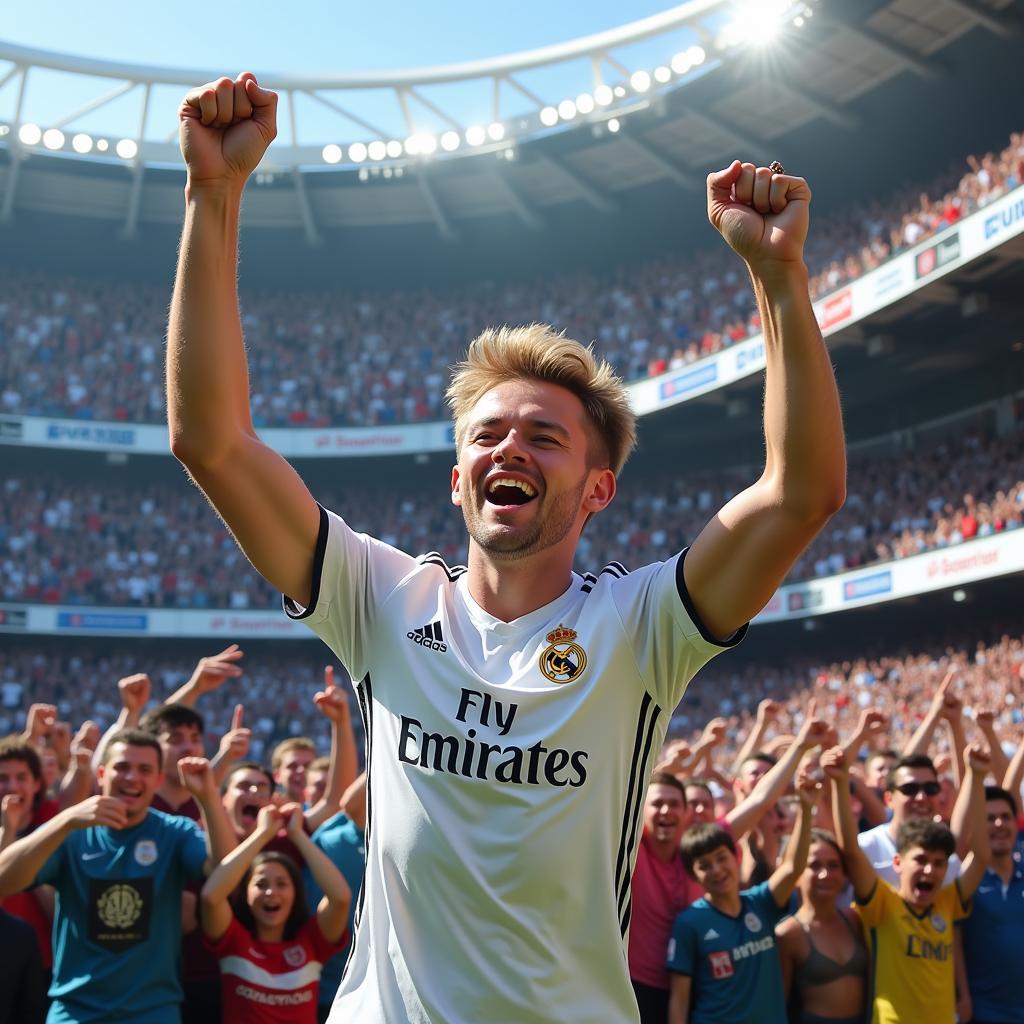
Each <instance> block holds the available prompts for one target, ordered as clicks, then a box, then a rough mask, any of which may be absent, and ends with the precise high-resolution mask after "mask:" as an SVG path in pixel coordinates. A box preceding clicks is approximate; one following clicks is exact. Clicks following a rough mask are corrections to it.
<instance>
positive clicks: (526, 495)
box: [484, 476, 537, 508]
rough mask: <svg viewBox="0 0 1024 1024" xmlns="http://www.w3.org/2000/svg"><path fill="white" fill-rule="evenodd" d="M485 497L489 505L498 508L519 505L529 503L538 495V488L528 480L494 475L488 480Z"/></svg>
mask: <svg viewBox="0 0 1024 1024" xmlns="http://www.w3.org/2000/svg"><path fill="white" fill-rule="evenodd" d="M484 497H485V498H486V499H487V503H488V504H489V505H494V506H496V507H497V508H510V507H519V506H521V505H527V504H529V503H530V502H531V501H533V500H534V498H536V497H537V488H536V487H534V486H533V484H531V483H530V482H529V481H528V480H520V479H518V478H516V477H511V476H494V477H492V478H491V479H490V480H489V481H488V482H487V486H486V488H485V489H484Z"/></svg>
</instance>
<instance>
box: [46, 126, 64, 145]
mask: <svg viewBox="0 0 1024 1024" xmlns="http://www.w3.org/2000/svg"><path fill="white" fill-rule="evenodd" d="M43 145H44V146H45V147H46V148H47V149H60V148H61V147H62V146H63V145H64V133H63V132H62V131H61V130H60V129H59V128H47V129H46V131H45V132H43Z"/></svg>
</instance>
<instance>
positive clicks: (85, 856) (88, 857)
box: [82, 850, 103, 860]
mask: <svg viewBox="0 0 1024 1024" xmlns="http://www.w3.org/2000/svg"><path fill="white" fill-rule="evenodd" d="M102 856H103V851H102V850H101V851H100V852H99V853H83V854H82V860H95V859H96V858H97V857H102Z"/></svg>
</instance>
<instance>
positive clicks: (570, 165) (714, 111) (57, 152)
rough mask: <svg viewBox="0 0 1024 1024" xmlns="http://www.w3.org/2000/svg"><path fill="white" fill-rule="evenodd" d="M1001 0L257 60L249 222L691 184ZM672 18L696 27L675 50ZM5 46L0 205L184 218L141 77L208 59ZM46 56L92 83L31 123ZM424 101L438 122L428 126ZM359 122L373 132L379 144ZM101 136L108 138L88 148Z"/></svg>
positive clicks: (935, 74) (511, 207)
mask: <svg viewBox="0 0 1024 1024" xmlns="http://www.w3.org/2000/svg"><path fill="white" fill-rule="evenodd" d="M764 6H771V7H773V9H774V10H775V12H776V14H777V16H778V19H779V23H778V25H777V26H774V25H773V26H770V27H772V28H774V27H778V28H780V29H781V31H780V32H779V35H778V37H777V38H776V39H775V40H774V41H773V43H772V44H771V45H770V46H758V45H757V42H758V40H757V39H756V38H751V34H750V33H748V34H747V35H746V37H744V36H743V34H742V32H740V33H739V34H737V26H738V25H739V26H740V28H742V25H743V17H750V16H751V15H750V14H749V11H750V10H752V9H762V8H763V7H764ZM1013 7H1014V4H1013V0H888V2H877V0H871V2H865V3H859V4H856V5H853V4H848V3H840V2H839V0H816V2H813V3H788V2H785V0H779V2H777V3H775V4H769V3H768V2H767V0H762V3H761V5H760V8H748V13H747V15H744V16H741V17H740V18H739V20H737V19H736V17H735V14H736V8H737V4H736V3H734V2H728V3H727V2H725V0H690V2H688V3H684V4H681V5H679V6H677V7H674V8H672V9H670V10H668V11H666V12H664V13H663V14H661V15H657V16H655V17H652V18H647V19H644V20H643V21H640V22H635V23H632V24H630V25H626V26H623V27H622V28H620V29H616V30H613V31H611V32H604V33H599V34H597V35H594V36H589V37H586V38H583V39H579V40H576V41H574V42H572V43H567V44H559V45H557V46H549V47H544V48H541V49H539V50H533V51H529V52H526V53H520V54H513V55H510V56H508V57H504V58H498V59H494V60H488V61H479V62H473V63H470V64H460V65H449V66H445V67H440V68H428V69H414V70H405V71H394V72H376V73H373V74H364V75H361V76H359V77H345V76H333V77H330V78H324V77H320V78H314V77H308V76H307V77H302V76H282V75H276V76H275V75H272V74H270V75H263V76H261V79H262V81H263V82H264V84H266V85H269V86H270V87H271V88H275V89H278V90H280V91H281V92H282V94H283V95H282V111H283V117H284V119H285V124H284V130H283V131H282V132H281V139H279V141H278V142H277V143H275V145H274V147H273V148H272V149H271V151H270V153H268V159H267V161H266V162H265V164H264V166H263V167H262V168H261V170H260V173H259V174H258V175H257V178H256V181H255V183H254V184H255V187H254V188H252V189H251V190H250V193H249V196H248V199H247V209H246V222H247V224H248V225H250V226H258V227H270V228H272V227H278V228H296V227H299V228H301V229H302V230H303V231H304V233H305V237H306V239H307V240H308V241H309V242H311V243H316V242H317V241H319V240H320V239H321V237H322V235H323V234H324V232H325V231H330V230H332V229H337V228H353V227H372V226H377V225H385V224H387V225H423V224H433V225H435V226H436V228H437V231H438V232H439V233H440V235H441V236H442V237H444V238H446V239H452V238H455V237H457V236H458V235H459V233H460V230H461V225H463V224H465V223H467V222H469V221H473V220H479V219H482V218H486V217H493V216H495V215H498V216H501V215H506V216H513V217H515V218H516V219H518V220H519V221H520V222H521V223H522V224H523V225H524V226H526V227H527V228H529V229H534V230H541V229H543V228H544V227H545V226H546V224H547V222H548V220H549V217H550V215H551V213H552V211H553V210H554V209H555V208H556V207H559V206H562V205H566V204H570V203H580V202H582V203H584V204H586V205H587V206H588V207H590V208H592V209H593V210H595V211H598V212H599V213H601V214H605V215H610V216H612V215H614V214H615V213H617V212H618V211H620V210H621V209H622V202H623V198H624V196H625V195H626V194H627V193H629V192H630V191H632V190H635V189H637V188H638V187H642V186H649V185H652V184H655V183H656V184H658V185H661V186H663V185H664V184H665V183H669V184H670V185H671V186H672V187H674V188H678V189H681V190H684V191H687V192H693V193H695V194H697V195H699V194H700V192H701V191H702V190H703V178H704V175H705V173H706V171H707V169H709V168H711V167H714V166H716V165H718V164H721V163H723V162H724V161H726V160H728V159H731V158H732V157H733V156H734V155H736V154H738V153H741V154H743V155H745V156H748V157H749V158H751V159H754V160H757V161H760V162H768V161H770V160H771V159H774V158H776V157H778V156H779V154H780V142H781V140H782V139H784V138H785V137H787V136H791V135H793V133H796V132H798V131H799V130H800V129H805V128H807V127H809V126H814V125H819V124H820V125H822V126H824V125H827V126H828V128H829V129H832V130H839V131H840V132H841V133H842V134H843V135H844V136H846V137H848V138H849V140H850V147H851V149H852V148H853V147H854V146H855V145H856V144H857V141H858V139H863V138H864V137H865V135H866V133H868V132H869V130H870V127H871V126H870V125H869V124H867V123H865V120H864V117H863V114H862V113H860V112H859V111H858V103H857V101H858V100H860V99H861V98H862V97H865V96H867V95H868V94H870V93H871V92H872V91H873V90H875V89H877V88H878V87H879V86H880V85H882V84H883V83H885V82H887V81H889V80H890V79H893V78H895V77H896V76H900V75H902V74H909V75H910V76H912V77H913V78H915V79H918V80H922V81H924V82H926V83H928V84H929V85H930V86H934V87H935V88H936V89H938V88H941V87H942V84H943V82H946V83H948V82H949V80H950V77H951V76H952V75H953V74H954V69H953V68H952V67H951V66H950V64H949V63H948V62H947V60H945V59H944V54H943V51H944V50H946V49H947V48H948V47H950V46H951V45H952V44H953V43H954V42H956V41H957V40H959V39H960V38H961V37H963V36H965V35H966V34H968V33H970V32H971V31H972V30H978V29H980V30H982V31H983V32H984V33H985V34H987V35H988V36H989V37H990V38H998V39H999V40H1001V41H1003V42H1005V41H1006V40H1019V38H1020V36H1021V21H1020V18H1019V15H1018V13H1017V11H1015V10H1013ZM764 26H765V23H764V22H763V21H762V22H760V23H758V31H761V30H764ZM680 33H682V36H680ZM680 38H682V39H683V40H684V41H687V40H688V41H689V43H690V45H689V46H688V47H687V48H686V49H685V50H680V51H678V52H676V53H675V54H673V53H672V52H671V49H672V47H674V46H678V45H679V40H680ZM659 39H664V41H665V48H666V50H665V53H664V57H663V60H664V64H659V65H658V66H657V67H653V66H652V67H647V68H644V67H638V66H637V65H636V64H635V63H632V64H630V63H626V61H627V60H628V59H629V58H628V57H627V56H626V54H628V53H630V52H631V51H630V49H629V48H630V46H633V45H634V44H636V43H637V42H638V41H639V40H646V41H647V45H648V48H649V47H650V45H651V44H652V41H654V42H656V41H657V40H659ZM673 57H675V58H678V59H677V60H675V61H673ZM581 60H582V61H584V62H587V63H588V64H589V68H590V71H589V75H590V79H589V81H587V82H582V81H581V83H580V88H581V92H580V93H579V94H578V95H576V97H575V98H574V99H570V98H568V97H565V98H559V97H557V96H549V97H542V96H541V95H539V94H538V92H536V91H535V89H533V88H531V87H530V86H529V85H528V84H526V83H527V82H528V80H529V74H530V72H531V71H532V70H533V69H536V68H538V67H542V66H546V65H551V64H557V63H560V62H572V61H576V62H578V61H581ZM0 62H6V69H5V67H4V64H3V63H0V90H2V89H3V88H4V87H5V86H7V87H9V90H8V91H12V92H13V93H14V94H15V97H16V99H15V108H14V111H13V116H11V117H10V119H9V120H8V122H7V123H6V124H5V125H2V126H0V221H9V220H10V219H11V218H12V217H13V216H14V215H15V213H16V212H17V211H22V210H24V211H33V212H42V213H51V214H52V213H57V214H75V215H83V214H84V215H87V216H92V217H99V218H103V219H107V220H115V221H119V222H120V223H121V226H122V228H123V231H124V233H125V234H126V235H127V236H129V237H131V236H133V235H135V234H137V233H138V231H139V229H140V226H142V225H145V224H164V225H167V224H175V223H178V222H180V218H181V185H182V170H181V168H180V159H179V158H178V156H177V144H176V141H175V140H174V132H173V129H174V127H175V126H174V125H171V126H168V125H166V124H160V125H159V126H158V127H159V129H160V132H159V135H160V136H161V137H154V136H153V134H152V132H150V130H149V128H150V126H149V124H148V120H149V119H148V114H149V102H150V97H151V96H152V94H153V90H155V89H158V88H165V87H169V86H174V87H175V88H177V89H178V91H179V92H180V91H181V89H182V88H183V87H185V86H187V85H194V84H198V83H200V82H202V81H207V80H210V79H212V78H214V77H216V73H215V72H212V71H209V70H202V69H181V68H179V69H171V68H162V67H146V66H138V65H130V64H118V63H111V62H105V61H97V60H91V59H87V58H81V57H72V56H69V55H65V54H55V53H47V52H44V51H39V50H31V49H27V48H25V47H18V46H13V45H8V44H3V43H0ZM45 73H73V74H75V75H77V76H80V77H81V76H85V79H87V80H90V81H91V82H92V83H93V84H94V85H95V86H96V89H95V92H96V95H95V96H93V97H92V98H91V99H89V100H88V101H87V102H85V103H82V102H81V101H82V97H83V96H84V95H85V93H78V94H77V95H76V99H75V101H74V102H75V103H76V104H77V108H76V109H69V110H67V111H66V112H65V113H64V115H63V116H61V117H60V118H59V119H58V120H57V121H56V122H51V123H49V124H40V125H37V126H29V127H31V128H32V130H31V131H28V130H25V129H26V127H27V126H26V122H27V110H26V104H25V97H26V95H27V93H28V83H29V81H30V78H31V76H33V75H38V74H45ZM451 82H463V83H471V84H472V83H477V84H478V85H479V87H480V88H486V89H489V90H491V93H492V94H493V113H494V120H493V121H492V122H491V123H490V124H488V125H486V126H484V125H466V124H464V123H461V121H460V119H459V116H458V114H456V113H452V112H450V111H449V110H446V109H445V106H444V105H443V100H442V99H440V98H438V95H435V94H434V93H432V92H431V90H432V89H435V88H440V87H442V86H444V85H445V84H447V83H451ZM112 83H113V88H111V84H112ZM381 89H383V90H389V91H391V92H392V93H393V94H394V96H395V98H396V100H397V102H398V105H399V107H400V108H401V111H402V115H403V118H404V120H405V125H406V129H407V130H408V132H409V135H408V136H407V137H406V138H405V139H404V141H403V140H401V139H399V138H397V137H393V138H387V135H388V134H389V133H387V132H386V131H379V130H378V128H379V126H378V125H376V124H374V123H373V122H372V121H371V120H370V118H369V116H368V115H367V116H365V117H364V116H362V115H361V114H360V112H359V110H360V107H359V103H360V96H362V95H365V93H366V90H376V91H378V92H379V91H380V90H381ZM129 94H130V95H132V96H137V97H138V100H139V112H138V117H137V119H136V120H135V123H134V128H132V129H131V130H130V131H131V134H126V135H125V136H124V138H123V139H122V140H120V142H123V145H120V152H121V156H117V155H116V153H117V150H118V147H119V141H118V140H116V139H114V138H110V139H106V138H104V139H93V138H91V137H90V140H89V144H90V151H89V153H88V154H85V153H83V152H81V150H82V149H83V147H84V146H85V143H84V142H82V143H80V144H78V145H76V144H75V140H74V136H73V134H72V133H74V132H75V131H76V122H78V121H79V120H80V119H81V118H82V117H84V116H85V115H86V114H88V113H90V112H92V111H95V110H96V109H98V108H99V107H102V106H103V105H104V104H106V103H110V102H113V100H114V99H116V98H120V97H124V96H126V95H129ZM90 95H91V93H90ZM582 97H589V100H583V102H579V101H580V100H581V98H582ZM595 97H596V99H595ZM606 100H607V102H605V101H606ZM566 103H568V105H566ZM314 107H315V108H319V109H320V110H321V112H322V110H323V109H325V108H326V109H328V110H333V112H334V114H336V115H337V116H338V118H339V131H347V132H348V134H347V135H346V136H345V137H344V139H343V140H339V143H341V142H343V144H336V143H334V142H333V141H332V140H331V139H330V138H329V137H321V138H319V139H318V140H316V141H315V142H310V141H307V140H306V138H305V137H304V136H303V134H302V131H301V128H302V121H303V118H304V117H305V116H307V115H305V114H304V113H303V111H304V110H309V109H311V108H314ZM570 107H571V108H572V110H571V112H570V109H569V108H570ZM417 111H418V112H419V113H417ZM424 111H427V112H428V113H429V119H428V120H429V123H430V124H431V125H438V126H439V128H438V130H434V131H431V130H426V131H424V130H422V128H421V126H422V125H423V124H425V123H427V121H425V120H424V119H423V116H422V115H423V112H424ZM552 118H554V120H552ZM318 124H319V122H318ZM341 125H345V126H347V127H346V128H344V129H343V128H341V127H340V126H341ZM353 126H354V127H353ZM495 126H497V127H495ZM5 128H6V133H4V129H5ZM440 128H444V129H445V130H444V131H441V130H439V129H440ZM47 130H49V135H46V134H44V133H45V132H46V131H47ZM353 132H354V133H355V134H354V135H353ZM169 133H170V134H169ZM79 134H83V133H79ZM391 134H393V135H394V134H398V133H391ZM446 136H447V142H446ZM467 136H468V137H469V138H471V139H475V140H476V141H473V142H470V141H467ZM47 139H48V140H49V141H47ZM366 139H370V140H371V141H372V142H374V143H376V144H377V145H376V146H375V152H376V154H377V155H378V156H379V159H373V158H372V156H371V154H370V153H369V152H368V150H369V149H370V146H369V144H368V143H367V142H366V141H365V140H366ZM456 139H457V144H456ZM389 143H390V149H389V148H388V144H389ZM100 144H102V148H103V149H105V151H106V153H105V155H104V154H99V155H98V156H97V151H98V148H99V147H100ZM449 144H451V145H452V146H453V148H452V149H451V151H447V147H448V145H449ZM360 145H361V146H362V149H360V148H359V146H360ZM332 146H333V147H334V148H333V149H331V148H330V147H332ZM399 151H400V152H399ZM335 157H337V159H336V160H335V159H334V158H335ZM357 158H358V159H357Z"/></svg>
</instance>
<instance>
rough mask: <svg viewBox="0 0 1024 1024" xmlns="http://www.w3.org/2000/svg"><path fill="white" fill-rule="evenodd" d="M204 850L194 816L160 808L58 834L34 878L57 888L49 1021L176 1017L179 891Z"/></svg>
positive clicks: (149, 1021)
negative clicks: (114, 823) (121, 822)
mask: <svg viewBox="0 0 1024 1024" xmlns="http://www.w3.org/2000/svg"><path fill="white" fill-rule="evenodd" d="M206 856H207V852H206V840H205V839H204V837H203V833H202V831H201V830H200V829H199V827H198V826H197V825H196V824H195V822H193V821H190V820H189V819H187V818H179V817H174V816H171V815H168V814H163V813H162V812H160V811H154V810H150V812H149V813H148V814H147V815H146V819H145V820H144V821H143V822H142V823H141V824H139V825H136V826H135V827H134V828H129V829H121V830H115V829H110V828H106V827H104V826H95V827H93V828H87V829H82V830H80V831H77V832H72V833H71V834H70V835H69V836H68V837H67V839H65V840H64V842H63V843H61V845H60V846H59V847H58V849H57V850H56V851H55V852H54V853H53V854H52V856H51V857H50V858H49V860H47V862H46V863H45V864H44V865H43V867H42V869H41V870H40V872H39V874H38V875H36V878H35V881H34V882H33V883H32V884H33V886H36V885H52V886H54V887H55V888H56V890H57V904H56V909H55V912H54V920H53V984H52V985H51V986H50V997H51V998H52V999H53V1005H52V1006H51V1008H50V1014H49V1016H48V1017H47V1022H48V1024H65V1022H68V1024H72V1022H73V1024H86V1022H91V1021H129V1020H130V1021H132V1022H133V1024H171V1022H173V1024H178V1022H179V1021H180V1019H181V999H182V991H181V985H180V983H179V980H178V967H179V963H178V962H179V959H180V955H181V892H182V888H183V886H184V884H185V882H186V881H191V880H193V879H197V878H201V877H202V873H203V862H204V861H205V860H206Z"/></svg>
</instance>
